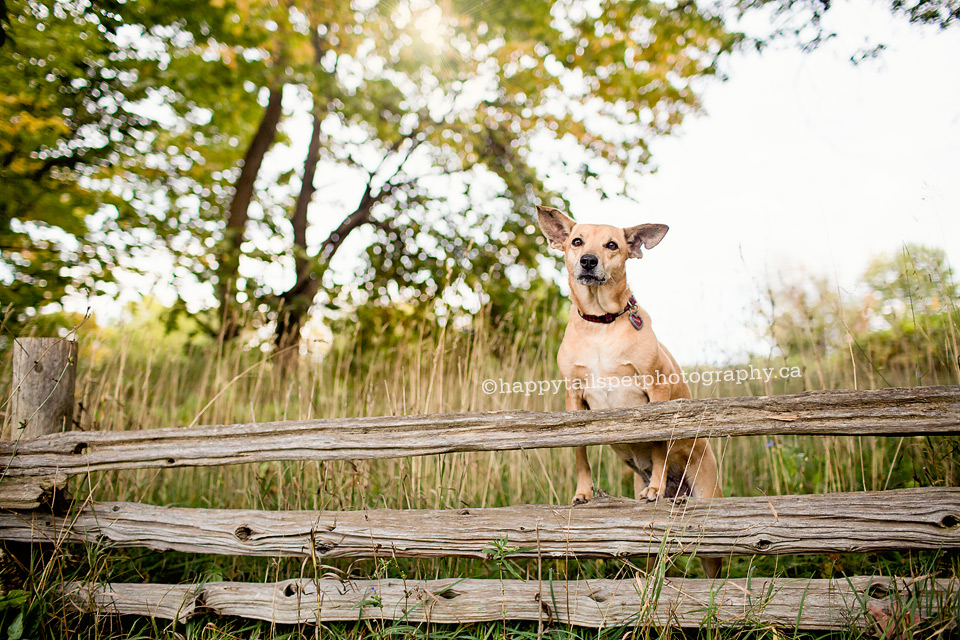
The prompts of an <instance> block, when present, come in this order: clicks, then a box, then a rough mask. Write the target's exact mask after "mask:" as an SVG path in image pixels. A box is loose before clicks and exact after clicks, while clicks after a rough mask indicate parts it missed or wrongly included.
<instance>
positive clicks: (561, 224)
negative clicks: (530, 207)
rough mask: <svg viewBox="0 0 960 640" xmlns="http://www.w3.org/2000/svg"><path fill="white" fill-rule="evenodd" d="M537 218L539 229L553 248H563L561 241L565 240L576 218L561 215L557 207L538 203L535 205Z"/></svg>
mask: <svg viewBox="0 0 960 640" xmlns="http://www.w3.org/2000/svg"><path fill="white" fill-rule="evenodd" d="M537 219H538V220H539V221H540V230H541V231H543V235H545V236H546V237H547V242H549V243H550V246H551V247H553V248H554V249H563V243H564V242H566V241H567V236H569V235H570V229H573V227H574V225H575V224H577V222H576V220H574V219H573V218H570V217H569V216H565V215H563V213H561V212H560V210H559V209H554V208H552V207H541V206H540V205H537Z"/></svg>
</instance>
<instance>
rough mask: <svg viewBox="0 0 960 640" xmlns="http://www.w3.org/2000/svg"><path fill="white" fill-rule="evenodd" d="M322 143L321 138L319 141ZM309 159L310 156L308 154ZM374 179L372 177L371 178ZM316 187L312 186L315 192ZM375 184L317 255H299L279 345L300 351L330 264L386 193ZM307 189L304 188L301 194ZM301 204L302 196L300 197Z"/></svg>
mask: <svg viewBox="0 0 960 640" xmlns="http://www.w3.org/2000/svg"><path fill="white" fill-rule="evenodd" d="M318 144H319V142H318ZM308 159H309V158H308ZM371 179H372V178H371ZM312 191H313V188H312V186H311V193H312ZM371 192H372V188H371V185H370V184H369V183H368V184H367V188H366V190H365V191H364V193H363V197H362V198H361V199H360V204H359V205H357V208H356V209H355V210H354V211H353V213H351V214H350V215H349V216H347V217H346V218H345V219H344V220H343V222H341V223H340V225H339V226H338V227H337V228H336V229H334V230H333V231H332V232H331V233H330V235H329V236H327V239H326V240H324V241H323V244H322V245H321V246H320V251H319V252H318V254H317V258H315V259H312V260H311V259H307V258H306V254H302V255H303V256H304V258H303V260H302V269H301V260H300V259H299V258H298V259H297V282H296V284H294V285H293V287H292V288H291V289H289V290H288V291H287V292H285V293H284V294H283V295H282V296H281V300H282V307H281V309H280V317H279V318H278V320H277V332H276V344H277V348H279V349H285V350H286V352H287V353H292V352H294V351H296V349H295V348H294V345H297V344H298V341H299V339H300V329H301V327H302V326H303V323H304V321H305V320H306V317H307V312H308V311H310V307H311V305H312V304H313V299H314V298H315V297H316V295H317V292H318V291H319V290H320V284H321V278H322V276H323V272H324V271H326V269H327V267H328V266H329V264H330V260H331V259H332V258H333V256H334V254H336V252H337V251H338V250H339V249H340V247H341V245H343V241H344V240H346V238H347V236H348V235H349V234H350V233H351V232H352V231H354V230H355V229H356V228H358V227H361V226H363V225H364V224H366V223H368V222H370V213H371V210H372V208H373V205H374V204H376V203H377V202H378V201H379V200H380V198H382V197H383V195H385V193H384V192H381V193H380V194H378V196H376V197H374V196H373V195H371ZM302 195H303V191H302V190H301V196H302ZM297 204H298V205H299V200H298V201H297ZM303 222H304V225H305V224H306V212H305V211H304V221H303ZM294 234H295V235H296V223H294Z"/></svg>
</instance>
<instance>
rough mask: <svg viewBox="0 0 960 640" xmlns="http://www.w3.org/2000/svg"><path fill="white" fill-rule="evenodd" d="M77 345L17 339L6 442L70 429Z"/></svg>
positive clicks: (40, 339) (42, 339)
mask: <svg viewBox="0 0 960 640" xmlns="http://www.w3.org/2000/svg"><path fill="white" fill-rule="evenodd" d="M76 378H77V343H76V342H75V341H73V340H66V339H64V338H18V339H16V340H14V343H13V399H12V401H11V403H10V404H11V407H10V420H9V421H8V424H9V426H8V428H7V429H6V430H5V432H4V433H5V435H6V436H7V439H10V440H14V441H17V440H20V439H21V438H36V437H39V436H45V435H49V434H52V433H61V432H63V431H69V430H71V429H73V412H74V386H75V383H76Z"/></svg>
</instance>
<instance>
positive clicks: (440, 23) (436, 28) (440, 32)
mask: <svg viewBox="0 0 960 640" xmlns="http://www.w3.org/2000/svg"><path fill="white" fill-rule="evenodd" d="M413 24H414V26H415V27H416V28H417V31H418V32H419V33H420V38H421V39H422V40H423V41H424V42H426V43H427V44H429V45H431V46H433V47H434V48H437V49H439V48H441V47H443V46H445V45H446V44H447V39H446V37H445V34H444V31H445V29H444V27H445V22H444V16H443V10H442V9H440V7H439V5H436V4H434V3H432V2H431V3H428V4H427V6H425V7H424V9H423V10H422V11H421V12H420V15H418V16H417V18H416V19H415V20H414V23H413Z"/></svg>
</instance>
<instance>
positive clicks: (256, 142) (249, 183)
mask: <svg viewBox="0 0 960 640" xmlns="http://www.w3.org/2000/svg"><path fill="white" fill-rule="evenodd" d="M282 98H283V85H282V84H281V85H278V86H275V87H271V88H270V97H269V99H268V100H267V107H266V109H264V112H263V118H261V120H260V126H259V127H257V132H256V134H254V136H253V140H251V142H250V146H249V147H248V148H247V154H246V156H245V157H244V159H243V167H242V169H241V170H240V177H239V178H237V184H236V188H235V190H234V194H233V200H232V201H231V202H230V212H229V215H228V217H227V226H226V229H225V230H224V238H223V247H222V251H221V253H220V261H219V262H220V264H219V267H218V269H217V277H218V278H217V279H218V283H217V289H218V296H217V297H218V298H219V300H220V313H221V319H222V322H223V326H222V328H221V332H222V334H223V338H224V339H225V340H229V339H232V338H234V337H236V335H237V332H238V328H239V327H238V324H237V318H236V317H235V315H234V314H233V312H232V309H231V304H230V298H231V295H230V294H231V292H233V291H234V288H235V283H236V281H237V268H238V266H239V264H240V244H241V243H242V242H243V237H244V230H245V228H246V225H247V219H248V211H249V208H250V202H251V201H252V200H253V188H254V185H255V183H256V180H257V175H258V174H259V173H260V167H261V165H262V164H263V158H264V156H266V155H267V151H268V150H269V149H270V146H271V145H272V144H273V140H274V138H275V137H276V135H277V125H278V124H279V123H280V115H281V113H282V109H281V106H282V104H281V103H282Z"/></svg>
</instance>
